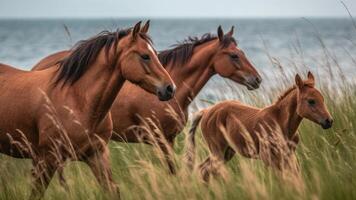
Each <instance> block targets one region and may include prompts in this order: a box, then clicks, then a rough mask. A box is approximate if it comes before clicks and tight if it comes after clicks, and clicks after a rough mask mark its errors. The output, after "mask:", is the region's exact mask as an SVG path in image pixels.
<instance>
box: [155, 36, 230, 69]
mask: <svg viewBox="0 0 356 200" xmlns="http://www.w3.org/2000/svg"><path fill="white" fill-rule="evenodd" d="M216 38H217V36H216V35H213V34H210V33H206V34H204V35H203V36H202V37H201V38H198V37H188V38H187V39H185V40H183V41H182V42H179V43H178V44H176V45H173V47H172V48H171V49H167V50H164V51H161V52H160V53H159V55H158V58H159V60H160V61H161V63H162V65H163V66H166V65H167V64H168V63H170V62H172V63H175V64H185V63H187V62H188V61H189V60H190V58H191V57H192V55H193V51H194V48H195V47H197V46H199V45H201V44H204V43H206V42H209V41H212V40H214V39H216ZM232 42H233V43H235V44H236V40H235V38H233V37H230V36H227V35H225V36H224V38H223V41H221V46H222V47H223V48H225V47H227V46H229V45H230V44H231V43H232Z"/></svg>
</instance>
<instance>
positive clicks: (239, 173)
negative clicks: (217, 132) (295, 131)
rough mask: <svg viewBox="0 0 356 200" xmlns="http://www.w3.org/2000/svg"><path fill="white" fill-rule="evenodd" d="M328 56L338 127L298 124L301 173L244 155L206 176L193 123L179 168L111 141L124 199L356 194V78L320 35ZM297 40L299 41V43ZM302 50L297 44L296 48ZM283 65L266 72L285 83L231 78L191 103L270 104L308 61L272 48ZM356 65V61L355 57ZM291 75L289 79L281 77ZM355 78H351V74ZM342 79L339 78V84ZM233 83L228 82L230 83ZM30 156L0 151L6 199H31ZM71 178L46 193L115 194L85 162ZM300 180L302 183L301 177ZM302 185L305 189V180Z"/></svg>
mask: <svg viewBox="0 0 356 200" xmlns="http://www.w3.org/2000/svg"><path fill="white" fill-rule="evenodd" d="M316 36H317V37H318V38H319V40H320V44H321V48H322V49H323V52H324V55H323V56H322V57H321V58H319V61H320V62H319V65H318V69H317V73H316V74H319V76H317V81H319V82H318V87H319V88H321V90H322V93H323V94H324V96H325V97H326V102H327V105H328V108H329V110H330V112H331V114H332V116H333V118H334V121H335V123H334V126H333V128H332V129H330V130H323V129H321V128H320V127H319V126H317V125H315V124H313V123H312V122H309V121H307V120H304V122H303V123H302V125H301V127H300V128H299V132H300V136H301V142H300V144H299V146H298V147H297V159H298V161H299V163H300V166H301V179H300V180H299V179H298V180H297V178H296V177H289V180H288V179H283V178H280V177H279V176H278V175H276V174H275V173H273V171H271V170H270V169H268V168H266V167H265V166H264V164H263V163H262V162H261V161H258V160H250V159H246V158H243V157H241V156H239V155H237V156H235V157H234V159H232V160H231V161H230V162H229V163H228V164H227V165H222V166H220V169H219V171H220V172H221V174H222V177H221V178H215V179H212V180H211V182H210V184H209V185H207V184H205V183H203V182H202V181H201V180H200V178H199V176H198V175H197V174H196V173H191V171H189V170H188V169H187V168H186V167H185V165H184V162H183V156H184V136H185V134H184V133H186V131H187V129H188V128H189V124H188V125H187V126H186V127H185V130H184V131H183V133H182V134H180V135H179V137H178V138H177V140H176V144H175V150H174V151H175V155H174V159H175V161H176V165H177V175H176V176H172V175H169V174H168V172H167V171H168V170H167V168H166V167H165V164H164V161H163V159H162V158H163V157H162V155H161V154H160V152H158V151H157V150H155V149H153V148H151V147H150V146H147V145H144V144H123V143H114V142H112V143H110V150H111V160H112V169H113V173H114V178H115V180H116V182H117V183H118V184H119V186H120V189H121V195H122V198H123V199H152V200H153V199H154V200H155V199H204V200H205V199H301V198H302V199H356V190H355V188H356V182H355V180H356V173H355V172H356V162H355V160H356V112H355V110H356V90H355V82H354V81H353V80H352V78H351V80H350V77H348V75H345V74H344V73H343V71H342V69H343V68H342V66H340V65H339V64H338V62H337V59H336V58H335V57H333V54H332V53H331V52H330V50H329V49H328V48H327V46H326V45H325V44H323V41H322V39H321V37H319V36H318V34H316ZM298 46H300V45H298V44H296V45H295V47H296V48H298ZM296 51H297V52H302V51H299V50H298V49H297V50H296ZM268 56H269V58H270V61H271V65H272V66H275V68H276V69H277V70H275V73H274V74H273V75H274V76H275V77H273V76H271V75H269V76H268V77H269V78H265V80H264V83H268V82H274V81H275V80H279V82H278V87H262V88H261V89H259V90H258V91H255V92H248V93H247V92H241V88H239V89H236V87H235V85H232V84H230V83H229V82H228V84H227V85H228V86H229V88H227V89H226V91H224V93H221V92H220V93H219V92H217V93H215V97H214V99H208V100H207V101H204V102H202V101H200V100H199V99H197V100H196V102H195V103H194V104H193V105H192V108H193V109H194V108H195V109H196V108H197V107H199V108H202V107H205V106H207V105H209V103H210V102H215V101H218V100H222V99H226V98H232V97H233V98H235V99H239V100H241V101H243V102H245V103H249V104H252V105H256V106H263V105H267V104H269V103H271V102H272V101H273V100H275V99H276V96H277V95H278V94H280V93H281V91H283V90H285V89H286V88H287V87H288V85H291V83H292V81H293V78H290V77H292V76H294V74H295V71H299V72H302V73H306V72H307V70H308V68H307V67H306V65H305V64H304V61H303V60H300V59H299V57H298V56H296V57H293V58H291V63H292V64H290V66H293V69H290V68H289V69H288V70H285V69H286V68H285V66H283V64H281V63H280V62H279V60H278V59H276V58H274V57H273V55H271V54H270V53H269V54H268ZM355 67H356V63H355ZM276 77H284V78H283V79H281V78H279V79H275V78H276ZM348 78H349V79H348ZM335 83H337V84H335ZM225 87H226V85H225ZM207 155H208V151H207V147H206V146H205V143H204V141H203V140H202V139H201V137H200V133H199V131H198V133H197V162H201V161H202V160H203V159H205V158H206V156H207ZM30 169H31V162H30V161H29V160H21V159H14V158H10V157H8V156H5V155H0V199H9V200H11V199H14V200H15V199H26V198H27V197H28V196H29V194H30V190H31V176H30V174H31V173H30ZM64 174H65V178H66V180H67V182H68V185H69V188H70V189H69V191H66V190H65V189H64V188H63V187H61V185H60V184H59V181H58V176H57V175H56V176H55V178H54V179H53V181H52V182H51V184H50V186H49V189H48V191H47V192H46V194H45V199H86V200H88V199H108V198H109V197H108V196H107V192H105V191H103V190H102V189H101V188H100V187H99V185H98V183H97V182H96V180H95V178H94V176H93V175H92V173H91V172H90V170H89V168H88V167H87V166H86V165H85V164H83V163H79V162H71V163H68V165H67V167H66V168H65V170H64ZM297 181H298V182H297ZM296 183H298V184H302V185H303V189H300V186H298V184H296Z"/></svg>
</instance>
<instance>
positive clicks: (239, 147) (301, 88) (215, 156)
mask: <svg viewBox="0 0 356 200" xmlns="http://www.w3.org/2000/svg"><path fill="white" fill-rule="evenodd" d="M295 83H296V86H294V87H292V88H290V89H289V90H287V91H286V92H285V93H284V94H283V95H282V96H281V97H280V98H279V99H278V101H277V102H276V103H274V104H273V105H271V106H268V107H266V108H264V109H259V108H255V107H251V106H247V105H243V104H241V103H240V102H238V101H224V102H221V103H218V104H216V105H214V106H212V107H210V108H207V109H205V110H202V111H200V112H198V114H197V115H196V116H195V117H194V119H193V122H192V123H193V125H192V127H191V130H190V132H189V137H188V148H187V161H188V164H189V166H190V167H191V168H192V166H193V162H194V157H195V156H194V148H195V139H194V135H195V131H196V128H197V126H198V124H199V122H200V121H201V130H202V134H203V138H204V139H205V141H206V143H207V144H208V147H209V150H210V153H211V155H210V156H209V157H208V158H207V159H206V160H205V161H204V162H203V163H202V164H200V165H199V169H200V172H201V175H202V177H203V179H204V180H205V181H208V179H209V173H211V172H214V173H215V171H214V170H215V169H214V166H216V165H215V164H217V163H223V162H227V161H229V160H230V159H231V158H232V157H233V156H234V154H235V152H236V151H237V152H239V153H240V154H241V155H243V156H245V157H248V158H260V159H262V160H263V161H264V163H265V164H267V165H269V166H272V167H274V168H277V169H279V170H282V169H283V167H284V166H283V164H284V163H283V162H285V161H286V160H285V156H288V155H290V153H293V152H294V150H295V148H296V145H297V144H298V142H299V136H298V133H297V129H298V126H299V124H300V123H301V121H302V119H303V118H307V119H309V120H311V121H313V122H315V123H317V124H320V125H321V126H322V127H323V128H324V129H327V128H330V127H331V126H332V122H333V120H332V118H331V116H330V114H329V112H328V110H327V108H326V106H325V104H324V98H323V96H322V95H321V93H320V92H319V91H318V90H317V89H316V88H314V76H313V74H312V73H310V72H309V73H308V80H306V81H302V79H301V78H300V76H299V75H298V74H297V75H296V77H295ZM297 168H298V167H297Z"/></svg>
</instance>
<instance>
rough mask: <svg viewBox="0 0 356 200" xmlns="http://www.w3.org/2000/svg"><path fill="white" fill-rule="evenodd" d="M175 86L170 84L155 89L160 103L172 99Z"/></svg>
mask: <svg viewBox="0 0 356 200" xmlns="http://www.w3.org/2000/svg"><path fill="white" fill-rule="evenodd" d="M175 91H176V86H175V85H172V84H168V85H165V86H163V87H160V88H158V89H157V96H158V99H159V100H160V101H168V100H170V99H171V98H173V96H174V93H175Z"/></svg>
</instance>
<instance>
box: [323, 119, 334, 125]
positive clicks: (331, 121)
mask: <svg viewBox="0 0 356 200" xmlns="http://www.w3.org/2000/svg"><path fill="white" fill-rule="evenodd" d="M325 123H326V124H330V125H332V124H333V120H332V119H326V120H325Z"/></svg>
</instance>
